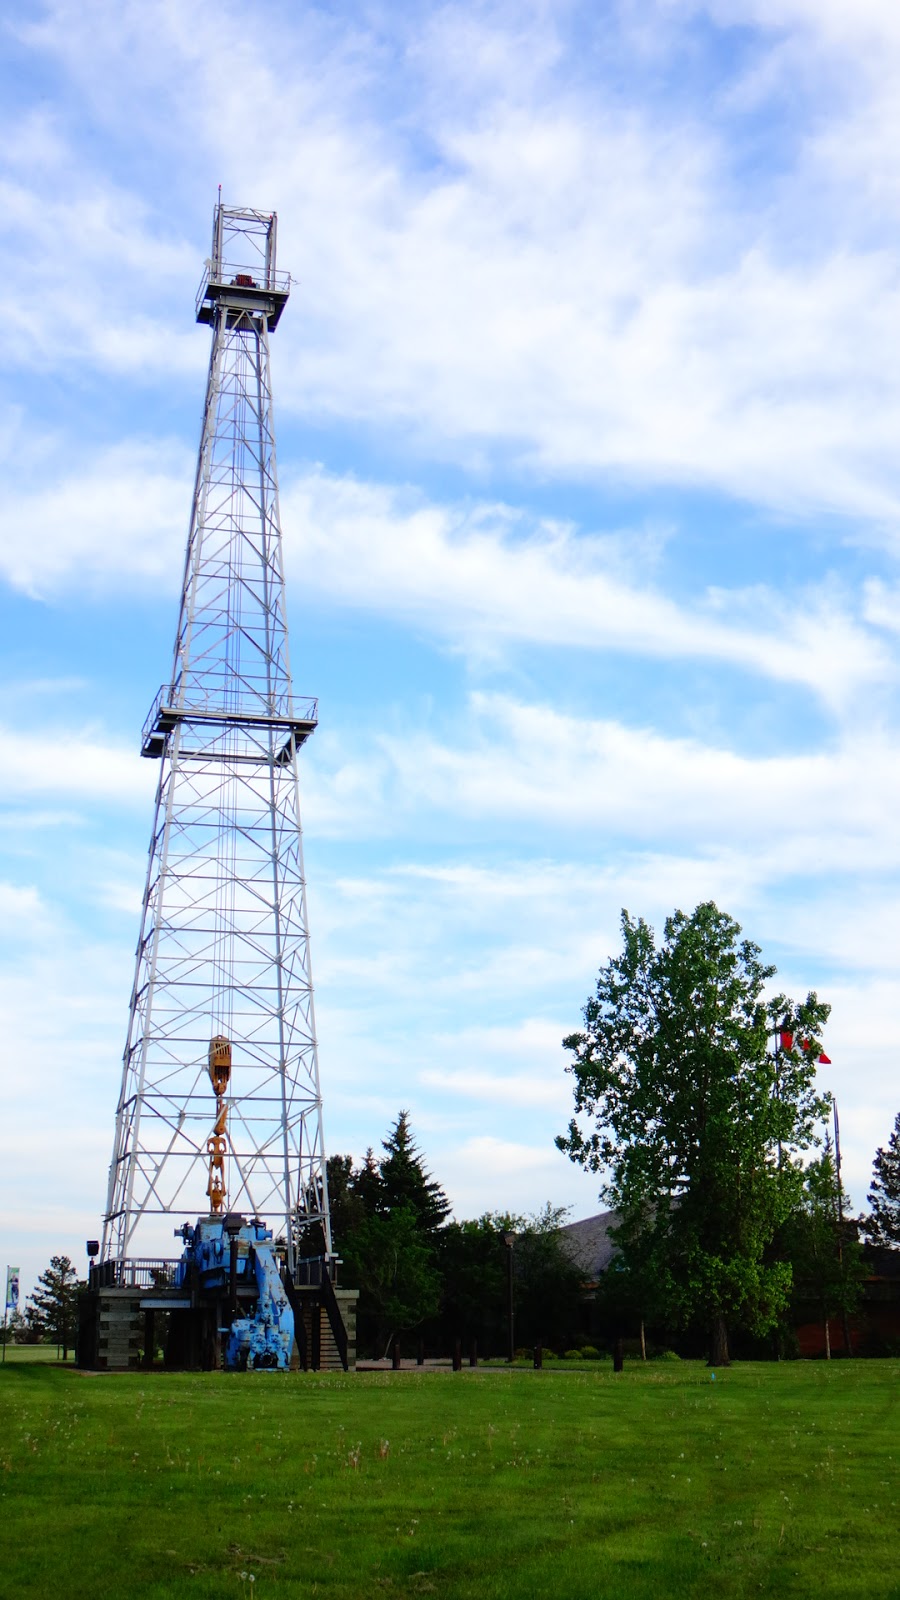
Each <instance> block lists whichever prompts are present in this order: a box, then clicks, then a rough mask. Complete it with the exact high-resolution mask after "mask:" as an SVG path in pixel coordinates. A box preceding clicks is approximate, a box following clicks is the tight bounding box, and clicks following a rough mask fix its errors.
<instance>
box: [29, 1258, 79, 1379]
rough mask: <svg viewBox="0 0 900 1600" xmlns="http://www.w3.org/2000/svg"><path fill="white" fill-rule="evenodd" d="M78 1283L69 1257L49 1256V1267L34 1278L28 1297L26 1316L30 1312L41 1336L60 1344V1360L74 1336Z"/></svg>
mask: <svg viewBox="0 0 900 1600" xmlns="http://www.w3.org/2000/svg"><path fill="white" fill-rule="evenodd" d="M78 1287H79V1285H78V1278H77V1275H76V1272H75V1268H74V1267H73V1265H72V1263H71V1261H70V1260H69V1257H68V1256H51V1257H50V1265H49V1267H48V1268H47V1270H46V1272H42V1273H41V1275H40V1277H39V1278H38V1286H37V1288H36V1289H35V1291H34V1294H32V1295H29V1297H28V1308H27V1312H26V1316H27V1315H28V1314H29V1313H30V1314H33V1316H34V1318H35V1320H36V1321H37V1323H38V1324H39V1326H40V1328H41V1331H42V1333H43V1334H44V1336H45V1337H47V1336H49V1337H50V1338H51V1339H55V1340H56V1341H57V1343H58V1344H61V1345H62V1350H63V1360H64V1361H65V1360H66V1358H67V1357H68V1354H69V1345H70V1343H71V1342H72V1340H73V1339H74V1336H75V1319H76V1315H77V1306H78Z"/></svg>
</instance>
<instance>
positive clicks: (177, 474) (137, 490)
mask: <svg viewBox="0 0 900 1600" xmlns="http://www.w3.org/2000/svg"><path fill="white" fill-rule="evenodd" d="M47 448H48V446H47V444H46V443H44V444H42V445H41V446H40V447H39V448H36V449H34V450H33V452H32V461H31V474H32V484H33V487H30V488H27V489H23V488H22V487H21V478H19V479H18V481H15V482H14V481H13V480H12V479H11V478H9V477H8V478H6V480H5V482H4V485H3V486H2V488H0V573H2V575H3V577H5V579H6V581H7V582H8V583H10V584H12V585H13V586H14V587H15V588H17V589H22V590H24V591H25V592H26V593H28V594H31V595H40V596H56V595H58V594H59V592H60V591H61V590H62V589H64V588H65V589H71V587H72V586H73V585H77V586H78V587H79V588H81V589H84V588H88V589H95V590H96V589H98V588H108V587H109V586H110V585H115V586H116V587H121V586H122V583H123V580H124V581H125V582H126V583H128V584H129V585H131V586H132V587H136V586H137V585H138V584H146V582H147V581H148V580H149V581H150V582H151V583H152V584H154V585H159V586H165V587H166V588H171V587H172V585H173V583H177V581H178V574H179V572H180V568H181V563H182V560H183V551H184V544H185V540H186V538H187V527H188V519H189V516H190V508H191V499H190V497H191V483H192V475H191V463H190V460H189V458H188V457H187V455H186V452H185V451H184V450H183V449H181V448H180V447H179V446H177V445H174V444H171V443H166V442H165V441H159V442H152V441H141V440H128V441H125V440H123V441H121V442H120V443H118V444H116V445H112V446H111V447H110V448H109V449H107V450H105V451H103V452H102V453H101V454H100V455H99V456H97V457H95V458H94V459H93V460H90V461H84V462H83V463H82V464H81V465H80V466H79V467H78V468H76V469H75V470H74V471H71V472H70V473H68V474H60V475H59V476H56V475H51V474H50V473H49V472H48V463H47V461H46V454H47Z"/></svg>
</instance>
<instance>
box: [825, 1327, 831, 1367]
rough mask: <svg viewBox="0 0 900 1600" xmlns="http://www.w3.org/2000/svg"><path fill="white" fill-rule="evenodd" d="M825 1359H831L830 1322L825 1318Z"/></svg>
mask: <svg viewBox="0 0 900 1600" xmlns="http://www.w3.org/2000/svg"><path fill="white" fill-rule="evenodd" d="M825 1360H826V1361H830V1360H831V1323H830V1322H829V1320H828V1318H827V1317H826V1318H825Z"/></svg>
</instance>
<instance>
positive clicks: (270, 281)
mask: <svg viewBox="0 0 900 1600" xmlns="http://www.w3.org/2000/svg"><path fill="white" fill-rule="evenodd" d="M211 287H215V288H216V289H236V290H237V291H238V293H239V294H240V292H241V290H242V289H243V290H247V291H248V292H249V293H251V294H252V293H254V292H256V293H262V294H277V295H288V294H290V292H291V275H290V273H289V272H270V271H267V269H266V266H265V263H264V262H261V261H257V262H255V263H253V264H252V265H249V266H238V265H235V264H234V263H233V262H231V261H213V260H211V259H209V260H207V262H206V265H205V266H204V268H203V277H202V278H201V280H200V287H199V289H198V290H197V298H196V300H195V302H194V310H195V312H196V311H199V310H200V307H201V306H202V304H203V302H204V300H206V299H207V298H208V296H209V291H210V288H211Z"/></svg>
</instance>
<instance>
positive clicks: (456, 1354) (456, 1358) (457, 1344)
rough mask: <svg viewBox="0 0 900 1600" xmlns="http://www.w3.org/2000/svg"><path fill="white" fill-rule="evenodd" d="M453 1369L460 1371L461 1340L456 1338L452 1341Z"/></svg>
mask: <svg viewBox="0 0 900 1600" xmlns="http://www.w3.org/2000/svg"><path fill="white" fill-rule="evenodd" d="M453 1371H454V1372H462V1340H461V1339H456V1340H454V1343H453Z"/></svg>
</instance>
